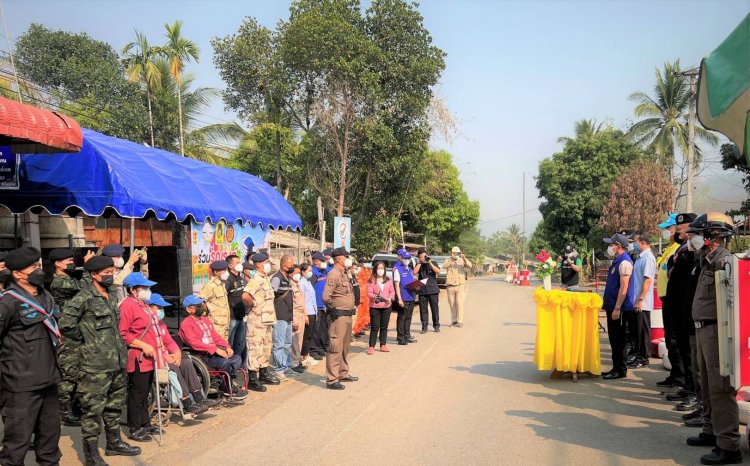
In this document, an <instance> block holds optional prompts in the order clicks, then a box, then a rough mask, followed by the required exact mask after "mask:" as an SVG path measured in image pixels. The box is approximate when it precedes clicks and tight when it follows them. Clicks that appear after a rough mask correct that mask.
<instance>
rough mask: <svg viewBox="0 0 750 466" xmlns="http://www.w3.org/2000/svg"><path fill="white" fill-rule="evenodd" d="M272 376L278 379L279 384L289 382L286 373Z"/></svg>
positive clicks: (277, 373) (276, 373)
mask: <svg viewBox="0 0 750 466" xmlns="http://www.w3.org/2000/svg"><path fill="white" fill-rule="evenodd" d="M274 375H275V376H276V378H277V379H279V381H281V382H286V381H288V380H289V377H287V376H286V373H285V372H275V373H274Z"/></svg>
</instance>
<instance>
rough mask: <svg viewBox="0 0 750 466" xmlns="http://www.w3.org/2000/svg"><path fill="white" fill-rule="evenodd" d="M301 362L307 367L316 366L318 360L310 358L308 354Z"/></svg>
mask: <svg viewBox="0 0 750 466" xmlns="http://www.w3.org/2000/svg"><path fill="white" fill-rule="evenodd" d="M302 364H304V365H305V366H307V367H310V366H317V365H318V364H320V362H319V361H318V360H316V359H315V358H311V357H310V356H308V357H306V358H305V359H303V360H302Z"/></svg>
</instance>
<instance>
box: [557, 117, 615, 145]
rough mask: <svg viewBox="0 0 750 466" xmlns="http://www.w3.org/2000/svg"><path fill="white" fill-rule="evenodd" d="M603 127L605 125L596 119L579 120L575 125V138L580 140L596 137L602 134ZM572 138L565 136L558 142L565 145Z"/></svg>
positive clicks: (558, 139)
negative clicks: (585, 137)
mask: <svg viewBox="0 0 750 466" xmlns="http://www.w3.org/2000/svg"><path fill="white" fill-rule="evenodd" d="M602 126H604V123H598V124H597V122H596V120H595V119H591V120H586V119H583V120H578V121H576V123H575V128H574V129H575V137H576V138H580V137H584V136H596V135H597V134H599V133H601V132H602ZM570 140H571V138H569V137H566V136H563V137H559V138H557V142H560V143H563V144H565V143H566V142H568V141H570Z"/></svg>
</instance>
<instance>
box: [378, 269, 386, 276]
mask: <svg viewBox="0 0 750 466" xmlns="http://www.w3.org/2000/svg"><path fill="white" fill-rule="evenodd" d="M383 275H385V270H383V269H378V277H382V276H383Z"/></svg>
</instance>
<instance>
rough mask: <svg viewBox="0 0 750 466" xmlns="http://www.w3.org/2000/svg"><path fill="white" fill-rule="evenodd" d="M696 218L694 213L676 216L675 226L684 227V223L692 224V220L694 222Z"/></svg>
mask: <svg viewBox="0 0 750 466" xmlns="http://www.w3.org/2000/svg"><path fill="white" fill-rule="evenodd" d="M697 217H698V216H697V215H695V214H694V213H692V212H690V213H684V214H678V215H677V218H676V219H675V223H676V224H677V225H684V224H686V223H692V222H693V220H695V219H696V218H697Z"/></svg>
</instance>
